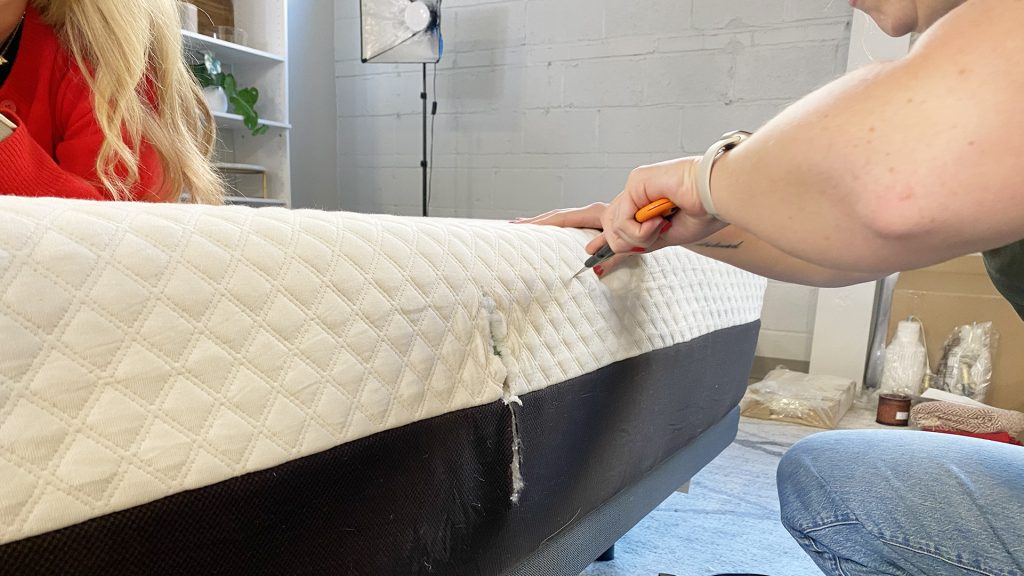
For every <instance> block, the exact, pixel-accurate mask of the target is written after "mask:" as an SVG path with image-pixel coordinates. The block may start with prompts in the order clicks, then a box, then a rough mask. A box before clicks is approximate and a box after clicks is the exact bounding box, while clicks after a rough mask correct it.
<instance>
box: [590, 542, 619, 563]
mask: <svg viewBox="0 0 1024 576" xmlns="http://www.w3.org/2000/svg"><path fill="white" fill-rule="evenodd" d="M609 560H615V544H612V545H611V547H610V548H608V549H607V550H605V551H604V554H601V555H600V556H598V557H597V560H595V562H607V561H609Z"/></svg>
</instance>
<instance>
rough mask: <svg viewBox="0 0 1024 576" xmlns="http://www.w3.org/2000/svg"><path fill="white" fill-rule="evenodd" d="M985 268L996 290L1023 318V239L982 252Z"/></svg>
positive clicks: (1023, 318)
mask: <svg viewBox="0 0 1024 576" xmlns="http://www.w3.org/2000/svg"><path fill="white" fill-rule="evenodd" d="M983 256H984V257H985V268H986V269H987V270H988V275H989V276H990V277H991V278H992V283H993V284H995V286H996V290H999V293H1000V294H1002V295H1003V296H1004V297H1005V298H1006V299H1007V300H1009V301H1010V304H1012V305H1013V309H1014V310H1016V311H1017V315H1018V316H1020V317H1021V319H1022V320H1024V240H1019V241H1017V242H1014V243H1013V244H1009V245H1007V246H1003V247H1002V248H996V249H995V250H989V251H988V252H985V253H983Z"/></svg>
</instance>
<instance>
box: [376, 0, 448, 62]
mask: <svg viewBox="0 0 1024 576" xmlns="http://www.w3.org/2000/svg"><path fill="white" fill-rule="evenodd" d="M360 16H361V18H360V20H361V22H362V44H363V62H377V63H382V64H383V63H391V64H429V63H436V62H437V61H439V60H440V59H441V51H442V46H443V44H442V42H443V41H442V39H441V0H360Z"/></svg>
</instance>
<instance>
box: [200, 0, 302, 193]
mask: <svg viewBox="0 0 1024 576" xmlns="http://www.w3.org/2000/svg"><path fill="white" fill-rule="evenodd" d="M234 7H235V26H236V27H238V28H241V29H243V30H245V31H246V33H247V36H248V39H247V40H246V45H245V46H242V45H239V44H234V43H231V42H225V41H224V40H219V39H217V38H211V37H209V36H204V35H202V34H196V33H194V32H190V31H187V30H182V32H181V35H182V41H183V42H184V44H185V48H186V49H187V50H189V51H196V52H198V51H205V50H208V51H210V52H212V53H213V54H214V55H215V56H216V57H217V59H219V60H220V61H221V64H222V65H223V66H224V70H225V72H231V73H232V74H234V75H235V78H236V79H237V80H238V84H239V86H242V87H246V86H254V87H256V89H258V90H259V92H260V99H259V101H258V102H257V103H256V111H257V112H258V113H259V115H260V123H261V124H264V125H266V126H267V127H269V130H268V131H267V132H266V133H265V134H263V135H260V136H253V135H252V133H251V132H250V131H249V130H248V129H247V128H246V127H245V126H244V125H243V124H242V117H241V116H239V115H237V114H229V113H216V114H214V117H215V118H216V121H217V140H218V145H217V154H216V161H217V162H219V163H227V164H251V165H258V166H262V167H264V168H265V169H266V172H267V198H266V199H263V198H260V197H250V198H244V199H243V198H229V199H228V201H229V203H234V204H246V205H251V206H264V205H273V206H282V205H283V206H290V205H291V174H290V164H291V157H290V145H289V131H290V130H291V124H290V123H289V121H288V2H287V0H235V2H234ZM200 17H202V14H200ZM217 24H220V22H218V23H217ZM244 192H246V193H249V194H250V195H251V196H258V192H260V191H258V190H252V191H251V192H250V191H249V190H245V191H244Z"/></svg>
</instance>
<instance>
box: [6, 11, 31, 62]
mask: <svg viewBox="0 0 1024 576" xmlns="http://www.w3.org/2000/svg"><path fill="white" fill-rule="evenodd" d="M24 21H25V13H24V12H22V13H21V18H19V19H18V24H17V25H15V26H14V30H13V31H11V35H10V36H8V37H7V41H6V42H4V47H3V49H2V50H0V66H3V65H5V64H7V63H8V62H10V60H8V59H7V58H6V56H7V50H8V49H9V48H10V47H11V43H12V42H14V37H15V36H17V35H18V30H21V23H22V22H24Z"/></svg>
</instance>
